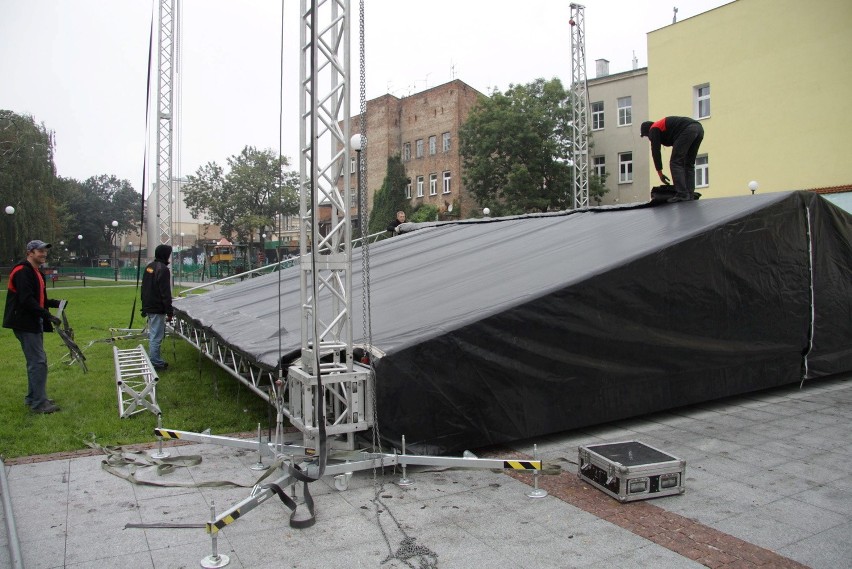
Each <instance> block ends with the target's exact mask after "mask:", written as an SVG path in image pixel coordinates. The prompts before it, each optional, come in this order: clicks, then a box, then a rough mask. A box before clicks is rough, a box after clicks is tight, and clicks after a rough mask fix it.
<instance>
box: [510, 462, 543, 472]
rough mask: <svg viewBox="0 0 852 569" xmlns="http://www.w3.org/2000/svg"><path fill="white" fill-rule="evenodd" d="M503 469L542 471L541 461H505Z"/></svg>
mask: <svg viewBox="0 0 852 569" xmlns="http://www.w3.org/2000/svg"><path fill="white" fill-rule="evenodd" d="M503 468H511V469H512V470H541V461H540V460H504V461H503Z"/></svg>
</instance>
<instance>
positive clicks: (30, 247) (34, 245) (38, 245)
mask: <svg viewBox="0 0 852 569" xmlns="http://www.w3.org/2000/svg"><path fill="white" fill-rule="evenodd" d="M51 247H53V245H51V244H50V243H45V242H44V241H41V240H40V239H33V240H32V241H30V242H29V243H27V253H29V252H30V251H35V250H36V249H50V248H51Z"/></svg>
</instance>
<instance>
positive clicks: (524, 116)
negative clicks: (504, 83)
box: [459, 79, 602, 215]
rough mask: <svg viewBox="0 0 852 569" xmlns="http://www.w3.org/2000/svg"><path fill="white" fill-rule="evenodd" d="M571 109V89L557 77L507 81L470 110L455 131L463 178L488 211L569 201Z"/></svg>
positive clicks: (548, 207) (561, 205)
mask: <svg viewBox="0 0 852 569" xmlns="http://www.w3.org/2000/svg"><path fill="white" fill-rule="evenodd" d="M571 113H572V109H571V93H570V92H569V91H566V90H565V89H564V88H563V86H562V83H561V82H560V81H559V79H551V80H550V81H545V80H544V79H536V80H535V81H533V82H532V83H529V84H527V85H510V86H509V89H508V90H507V91H506V92H505V93H500V92H499V91H495V92H493V93H492V94H491V96H490V97H483V98H482V99H480V101H479V103H478V104H477V105H476V106H475V107H474V108H473V109H472V110H471V113H470V115H469V116H468V118H467V120H466V121H465V123H464V124H463V125H462V127H461V129H460V131H459V152H460V154H461V156H462V161H463V164H464V182H465V186H466V187H467V188H468V190H469V191H470V192H471V194H473V196H474V197H475V198H476V200H477V201H478V202H479V203H480V204H482V205H483V206H487V207H489V208H490V209H491V213H492V215H511V214H519V213H525V212H531V211H553V210H562V209H567V208H569V207H571V206H572V205H573V204H572V203H571V184H572V183H573V182H572V170H571V168H572V166H571V165H570V164H571V163H570V157H571V138H572V136H571V135H572V129H573V128H574V127H573V125H572V123H571ZM591 187H594V188H596V191H599V189H600V188H602V185H601V184H596V183H592V182H590V188H591ZM590 193H591V192H590Z"/></svg>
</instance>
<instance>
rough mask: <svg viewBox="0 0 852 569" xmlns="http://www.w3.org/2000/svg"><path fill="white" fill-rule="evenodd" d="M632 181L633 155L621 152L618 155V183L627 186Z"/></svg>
mask: <svg viewBox="0 0 852 569" xmlns="http://www.w3.org/2000/svg"><path fill="white" fill-rule="evenodd" d="M632 181H633V153H632V152H622V153H621V154H619V155H618V183H619V184H629V183H631V182H632Z"/></svg>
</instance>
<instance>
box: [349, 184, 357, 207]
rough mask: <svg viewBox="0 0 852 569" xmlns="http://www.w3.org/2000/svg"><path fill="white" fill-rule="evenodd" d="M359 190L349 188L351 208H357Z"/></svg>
mask: <svg viewBox="0 0 852 569" xmlns="http://www.w3.org/2000/svg"><path fill="white" fill-rule="evenodd" d="M357 197H358V190H356V189H355V188H349V207H355V206H356V205H358V200H357V199H356V198H357Z"/></svg>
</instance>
